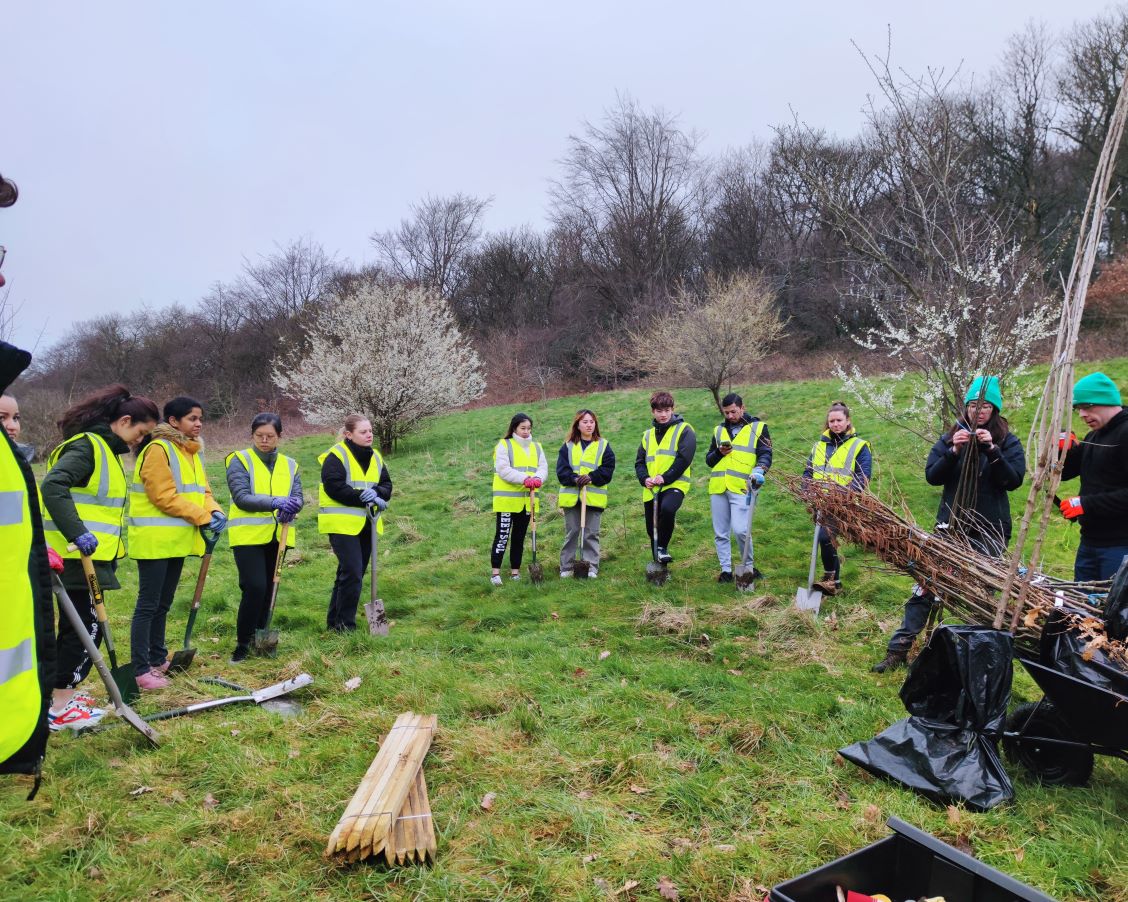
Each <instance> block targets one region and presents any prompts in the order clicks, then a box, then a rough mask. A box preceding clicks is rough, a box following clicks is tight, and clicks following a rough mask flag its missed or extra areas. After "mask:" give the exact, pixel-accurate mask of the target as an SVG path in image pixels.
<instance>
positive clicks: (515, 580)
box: [509, 573, 521, 582]
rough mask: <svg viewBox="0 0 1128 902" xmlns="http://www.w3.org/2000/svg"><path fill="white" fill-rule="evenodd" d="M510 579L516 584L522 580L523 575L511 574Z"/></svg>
mask: <svg viewBox="0 0 1128 902" xmlns="http://www.w3.org/2000/svg"><path fill="white" fill-rule="evenodd" d="M509 578H510V579H511V580H513V581H514V582H517V581H518V580H520V579H521V574H520V573H511V574H509Z"/></svg>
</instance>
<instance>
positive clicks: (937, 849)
mask: <svg viewBox="0 0 1128 902" xmlns="http://www.w3.org/2000/svg"><path fill="white" fill-rule="evenodd" d="M887 824H888V825H889V827H891V828H892V829H893V831H894V833H893V835H892V836H889V837H886V838H885V839H882V840H878V841H877V842H875V843H874V844H873V845H870V846H866V847H865V848H864V849H859V850H858V851H857V852H852V853H851V854H849V855H844V856H843V857H842V858H839V859H838V860H836V861H832V862H830V864H824V865H823V866H822V867H821V868H816V869H815V870H813V871H809V872H808V873H806V874H803V875H802V876H801V877H795V878H793V879H791V880H788V881H786V882H785V883H781V884H779V885H778V886H776V887H774V888H773V889H772V891H771V895H770V896H769V898H770V899H771V902H836V900H837V898H838V897H837V896H836V895H835V891H834V888H835V887H836V886H841V887H842V888H843V889H851V890H854V892H858V893H884V894H885V895H887V896H888V897H889V898H890V899H893V900H894V902H902V900H904V899H919V898H920V897H921V896H943V897H944V898H945V900H947V902H1055V900H1054V899H1053V898H1051V897H1050V896H1047V895H1045V894H1044V893H1040V892H1038V891H1037V890H1036V889H1031V888H1030V887H1029V886H1027V885H1026V884H1024V883H1019V882H1018V881H1017V880H1015V879H1014V878H1013V877H1008V876H1007V875H1006V874H1004V873H1002V872H1001V871H996V870H995V869H994V868H990V867H987V865H985V864H983V863H982V862H980V861H977V860H976V859H974V858H972V857H971V856H970V855H966V854H964V853H963V852H961V851H959V849H953V848H952V847H951V846H949V845H948V844H947V843H945V842H941V841H940V840H938V839H937V838H936V837H935V836H932V835H931V834H930V833H925V832H924V831H923V830H918V829H917V828H916V827H914V826H912V825H911V824H906V823H905V822H904V821H902V820H899V819H897V818H895V817H891V818H889V820H888V821H887Z"/></svg>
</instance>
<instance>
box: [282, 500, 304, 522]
mask: <svg viewBox="0 0 1128 902" xmlns="http://www.w3.org/2000/svg"><path fill="white" fill-rule="evenodd" d="M282 509H283V510H284V511H285V512H286V513H287V514H288V515H289V517H290V519H291V520H293V519H294V517H296V516H297V515H298V511H300V510H301V509H302V501H301V499H300V498H294V497H293V496H291V497H289V498H287V499H286V506H285V507H284V508H282Z"/></svg>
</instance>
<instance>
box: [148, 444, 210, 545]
mask: <svg viewBox="0 0 1128 902" xmlns="http://www.w3.org/2000/svg"><path fill="white" fill-rule="evenodd" d="M153 448H160V449H161V450H163V451H164V453H165V455H166V456H167V457H168V468H169V470H170V471H171V473H172V481H173V484H174V485H175V486H176V494H178V495H181V496H183V498H184V500H185V501H188V502H189V503H191V504H194V505H196V506H197V507H200V508H204V507H206V506H207V492H206V490H207V484H208V480H207V476H206V475H205V474H204V462H203V461H202V460H201V459H200V455H199V454H192V455H189V454H187V453H186V452H185V451H183V450H182V449H181V447H180V446H179V445H178V444H176V443H175V442H170V441H169V440H168V439H163V438H158V439H153V441H151V442H150V443H149V444H148V445H146V446H145V447H144V448H143V449H142V450H141V453H140V454H139V455H137V465H136V466H135V467H134V468H133V482H132V483H130V486H129V518H128V523H129V531H128V537H129V556H130V557H131V558H134V559H135V560H154V559H160V558H173V557H187V556H188V555H201V554H203V553H204V539H203V537H202V536H201V535H200V529H199V527H198V526H196V525H195V524H194V523H191V522H189V521H188V520H185V519H184V518H182V517H170V516H169V515H168V514H166V513H165V512H164V511H162V510H161V509H160V508H159V507H157V506H156V505H155V504H153V502H152V501H151V500H150V499H149V495H148V493H147V492H146V491H145V485H144V483H143V482H142V481H141V466H142V464H144V462H145V458H146V457H147V456H148V455H149V454H151V453H153Z"/></svg>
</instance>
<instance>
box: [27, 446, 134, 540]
mask: <svg viewBox="0 0 1128 902" xmlns="http://www.w3.org/2000/svg"><path fill="white" fill-rule="evenodd" d="M83 438H85V439H88V440H89V441H90V445H91V447H92V448H93V449H94V472H93V473H91V474H90V479H89V480H87V482H86V485H84V486H71V490H70V496H71V501H73V502H74V508H75V510H76V511H77V512H78V516H79V517H80V518H81V519H82V523H83V525H84V526H85V527H86V531H87V532H89V533H92V534H93V535H94V537H95V538H96V539H97V540H98V547H97V548H96V549H95V551H94V555H93V557H94V560H96V561H112V560H114V559H115V558H119V557H125V543H124V542H123V541H122V540H121V532H122V526H123V525H124V523H125V496H126V489H127V486H126V482H125V470H124V469H122V466H121V458H119V457H118V456H117V455H116V454H114V452H113V449H112V448H111V447H110V444H109V442H107V441H106V440H105V439H104V438H102V436H100V435H96V434H95V433H93V432H80V433H79V434H78V435H75V436H72V437H71V438H68V439H67V440H66V441H65V442H63V443H62V444H61V445H59V446H58V447H57V448H56V449H55V450H54V451H52V452H51V455H50V457H48V458H47V469H48V470H50V469H51V468H52V467H54V466H55V464H56V463H57V462H58V460H59V457H60V456H62V453H63V449H64V448H66V446H67V445H69V444H71V443H72V442H76V441H78V440H79V439H83ZM41 506H42V509H43V534H44V535H45V536H46V538H47V544H48V545H50V546H51V547H52V548H54V549H55V551H57V552H58V553H59V556H60V557H64V558H72V559H78V558H80V557H81V556H82V555H81V553H80V552H79V551H78V549H77V548H76V549H75V550H74V551H67V540H66V537H65V536H64V535H63V534H62V533H61V532H59V530H58V528H56V526H55V523H54V521H53V520H52V519H51V515H50V514H49V513H48V512H47V506H46V505H41Z"/></svg>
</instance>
